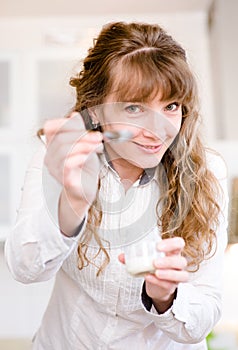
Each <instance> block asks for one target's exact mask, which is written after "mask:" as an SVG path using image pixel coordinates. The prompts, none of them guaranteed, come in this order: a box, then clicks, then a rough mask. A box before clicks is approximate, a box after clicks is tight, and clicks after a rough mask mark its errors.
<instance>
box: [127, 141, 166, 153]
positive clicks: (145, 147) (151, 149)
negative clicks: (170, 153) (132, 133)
mask: <svg viewBox="0 0 238 350" xmlns="http://www.w3.org/2000/svg"><path fill="white" fill-rule="evenodd" d="M132 142H133V143H134V144H135V145H136V146H138V147H139V148H140V149H141V150H142V151H143V152H146V153H149V154H154V153H157V152H159V151H160V149H161V148H162V146H163V144H162V143H161V144H159V145H157V144H156V145H153V144H142V143H138V142H135V141H132Z"/></svg>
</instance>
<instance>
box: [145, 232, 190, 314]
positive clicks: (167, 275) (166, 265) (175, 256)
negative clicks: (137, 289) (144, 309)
mask: <svg viewBox="0 0 238 350" xmlns="http://www.w3.org/2000/svg"><path fill="white" fill-rule="evenodd" d="M184 245H185V243H184V240H183V239H182V238H180V237H174V238H168V239H164V240H162V241H160V242H159V243H158V244H157V249H158V250H159V251H161V252H164V253H165V256H164V257H160V258H158V259H156V260H155V261H154V266H155V273H154V274H146V275H145V287H146V293H147V295H148V296H149V297H150V298H152V300H153V304H154V306H155V308H156V309H157V311H158V312H160V313H163V312H165V311H166V310H167V309H168V308H169V307H170V306H171V305H172V303H173V300H174V298H175V293H176V289H177V287H178V284H179V283H180V282H187V281H188V278H189V274H188V272H187V271H186V268H187V260H186V259H185V258H184V257H183V256H182V255H181V253H182V250H183V248H184Z"/></svg>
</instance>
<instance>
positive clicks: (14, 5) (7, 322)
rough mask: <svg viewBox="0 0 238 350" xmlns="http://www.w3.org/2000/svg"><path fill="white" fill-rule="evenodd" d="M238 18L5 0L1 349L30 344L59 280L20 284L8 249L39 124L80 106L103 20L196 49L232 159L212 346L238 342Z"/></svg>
mask: <svg viewBox="0 0 238 350" xmlns="http://www.w3.org/2000/svg"><path fill="white" fill-rule="evenodd" d="M237 15H238V1H237V0H166V1H165V0H145V1H141V0H126V1H112V0H100V1H99V0H87V1H82V0H41V1H34V0H21V1H17V0H0V32H1V36H0V349H2V350H8V349H12V350H15V349H18V350H21V349H25V350H26V349H28V348H29V344H30V340H31V338H32V337H33V335H34V333H35V331H36V330H37V328H38V326H39V324H40V320H41V317H42V315H43V312H44V310H45V307H46V305H47V302H48V299H49V296H50V292H51V288H52V285H53V281H48V282H44V283H39V284H36V285H23V284H20V283H18V282H16V281H14V280H13V279H12V277H11V276H10V274H9V271H8V269H7V266H6V263H5V261H4V256H3V248H4V241H5V239H6V237H7V235H8V233H9V230H10V229H11V227H12V225H13V224H14V221H15V218H16V212H17V207H18V204H19V200H20V194H21V188H22V186H23V181H24V173H25V170H26V167H27V164H28V162H29V159H30V158H31V156H32V154H33V152H34V151H35V150H36V148H37V146H38V141H37V140H36V136H35V134H36V131H37V129H38V128H39V127H41V126H42V124H43V122H44V121H45V120H46V119H49V118H54V117H63V116H64V115H65V114H66V113H67V111H68V110H69V109H70V108H71V107H72V105H73V104H74V100H75V97H74V91H73V89H72V88H70V86H69V84H68V81H69V78H70V77H71V76H72V75H74V74H75V72H77V70H78V69H79V68H80V64H81V63H80V60H81V59H82V58H83V57H84V56H85V55H86V53H87V49H88V48H89V47H90V46H91V45H92V42H93V38H94V37H95V36H96V35H97V33H98V32H99V30H100V29H101V26H102V25H103V24H105V23H107V22H111V21H115V20H124V21H145V22H150V23H159V24H160V25H161V26H163V27H164V28H165V29H166V30H167V31H168V32H169V33H171V34H172V36H174V37H175V38H176V39H177V41H179V42H180V43H181V44H182V46H183V47H184V48H185V49H186V50H187V54H188V59H189V62H190V64H191V67H192V69H193V70H194V72H195V75H196V77H197V80H198V84H199V88H200V100H201V113H202V116H203V124H204V125H203V129H204V133H205V142H206V144H207V145H208V146H211V147H213V148H215V149H216V150H218V151H219V152H220V153H221V154H222V156H223V157H224V159H225V161H226V163H227V169H228V185H229V192H230V213H229V220H230V225H229V246H228V248H227V252H226V259H225V268H224V271H221V273H222V275H223V282H224V283H223V285H224V286H223V288H224V311H223V316H222V319H221V321H220V322H219V323H218V325H217V326H216V328H215V329H214V331H213V334H212V339H211V342H210V347H211V349H213V350H215V349H216V350H221V349H223V350H235V349H236V350H237V349H238V278H237V272H236V271H237V265H238V244H237V242H238V180H237V178H238V159H237V154H238V105H237V106H236V102H237V103H238V86H237V81H238V67H237V62H238V40H237V36H238V23H237Z"/></svg>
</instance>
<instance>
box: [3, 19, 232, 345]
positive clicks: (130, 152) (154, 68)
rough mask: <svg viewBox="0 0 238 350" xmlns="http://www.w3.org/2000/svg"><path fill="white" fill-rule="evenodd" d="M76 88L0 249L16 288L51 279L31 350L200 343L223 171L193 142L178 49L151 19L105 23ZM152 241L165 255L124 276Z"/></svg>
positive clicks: (188, 86)
mask: <svg viewBox="0 0 238 350" xmlns="http://www.w3.org/2000/svg"><path fill="white" fill-rule="evenodd" d="M70 83H71V85H72V86H73V87H75V88H76V91H77V101H76V105H75V106H74V108H73V111H72V113H70V115H69V116H68V118H63V119H57V120H50V121H48V122H46V123H45V125H44V129H43V132H44V134H45V137H46V145H47V147H46V150H45V149H43V150H42V149H41V150H40V151H39V153H38V155H36V157H35V158H34V159H33V161H32V164H31V165H30V168H29V170H28V172H27V175H26V180H25V186H24V192H23V198H22V203H21V206H20V209H19V213H18V218H17V222H16V225H15V227H14V229H13V231H12V233H11V235H10V236H9V238H8V240H7V242H6V259H7V262H8V265H9V268H10V270H11V272H12V274H13V276H14V278H16V279H17V280H18V281H21V282H23V283H32V282H38V281H44V280H47V279H50V278H52V277H54V276H56V279H55V286H54V290H53V293H52V297H51V300H50V302H49V305H48V307H47V310H46V312H45V315H44V318H43V320H42V324H41V327H40V329H39V330H38V332H37V334H36V336H35V339H34V341H33V349H37V350H41V349H44V350H52V349H57V350H59V349H62V350H63V349H64V350H65V349H67V350H71V349H75V350H76V349H93V350H94V349H120V350H121V349H128V348H129V346H130V345H136V346H137V348H138V349H150V350H151V349H163V350H165V349H206V341H205V337H206V336H207V334H208V333H209V332H210V331H211V330H212V329H213V327H214V325H215V324H216V323H217V321H218V320H219V318H220V315H221V273H220V271H221V268H222V260H223V255H224V249H225V246H226V227H227V189H226V171H225V167H224V164H223V162H222V160H221V159H220V157H219V156H218V155H216V154H215V153H213V152H211V151H209V150H206V149H205V147H204V145H203V143H202V141H201V139H200V136H199V132H198V124H199V112H198V105H197V88H196V83H195V79H194V76H193V74H192V72H191V71H190V68H189V66H188V63H187V61H186V55H185V52H184V50H183V49H182V48H181V46H180V45H179V44H178V43H177V42H176V41H174V39H173V38H172V37H170V36H169V35H168V34H167V33H166V32H165V31H164V30H163V29H162V28H161V27H160V26H158V25H151V24H143V23H129V24H126V23H122V22H119V23H112V24H108V25H106V26H105V27H104V28H103V29H102V31H101V33H100V34H99V36H98V38H97V40H95V42H94V46H93V47H92V48H91V49H90V50H89V52H88V55H87V57H86V58H85V60H84V62H83V68H82V71H81V72H79V74H78V76H76V77H74V78H72V79H71V81H70ZM92 130H93V131H92ZM118 133H119V134H120V133H121V134H122V135H124V138H123V139H122V140H117V139H116V138H115V137H116V136H115V135H117V134H118ZM111 135H113V137H114V139H113V138H112V139H111V138H110V136H111ZM125 135H126V136H125ZM43 148H45V147H43ZM42 179H43V181H42ZM42 183H43V186H42ZM160 237H161V238H162V240H160V239H159V238H160ZM153 240H155V241H156V242H157V245H156V247H157V250H158V251H160V252H162V254H163V256H158V257H157V258H155V259H154V260H153V262H152V263H153V269H152V271H149V272H145V273H144V274H143V276H140V277H138V278H136V277H134V276H132V275H130V274H129V273H128V272H127V269H126V266H125V263H127V261H126V258H125V256H124V251H125V250H127V249H128V247H129V248H131V247H132V246H134V245H135V243H138V242H142V243H145V244H146V243H148V242H150V241H153Z"/></svg>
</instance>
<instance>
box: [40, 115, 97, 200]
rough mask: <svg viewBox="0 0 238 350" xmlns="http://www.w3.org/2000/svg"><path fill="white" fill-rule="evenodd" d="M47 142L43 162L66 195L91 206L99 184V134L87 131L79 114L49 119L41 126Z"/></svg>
mask: <svg viewBox="0 0 238 350" xmlns="http://www.w3.org/2000/svg"><path fill="white" fill-rule="evenodd" d="M44 134H45V136H46V142H47V152H46V156H45V164H46V166H47V168H48V170H49V172H50V174H51V175H52V176H53V177H55V179H56V180H57V181H58V182H59V183H61V184H62V186H63V187H64V188H65V190H66V192H67V195H68V196H69V197H70V198H75V199H76V200H78V199H80V200H84V201H86V202H88V203H89V205H91V203H92V202H93V200H94V198H95V195H96V192H97V183H98V174H99V159H98V157H97V154H96V153H99V152H102V142H101V141H102V135H101V133H99V132H88V131H86V129H85V126H84V122H83V119H82V117H81V116H80V114H79V113H72V115H71V116H70V118H63V119H53V120H49V121H47V122H46V123H45V125H44Z"/></svg>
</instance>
